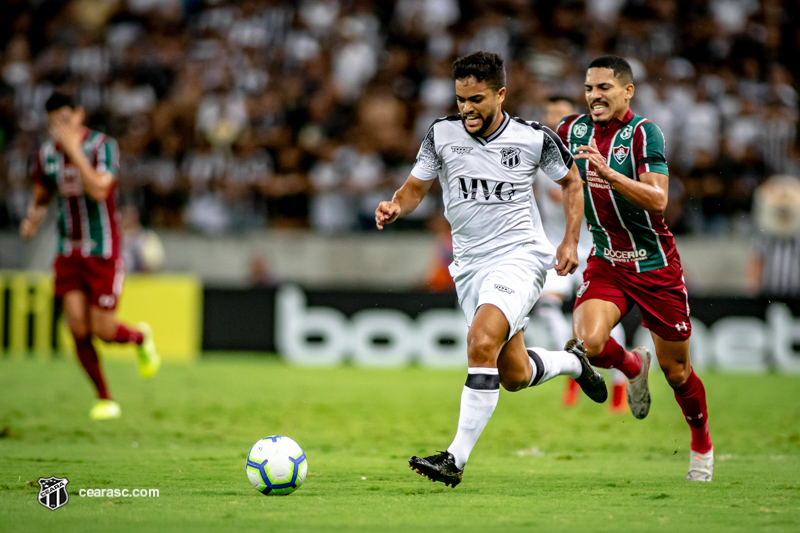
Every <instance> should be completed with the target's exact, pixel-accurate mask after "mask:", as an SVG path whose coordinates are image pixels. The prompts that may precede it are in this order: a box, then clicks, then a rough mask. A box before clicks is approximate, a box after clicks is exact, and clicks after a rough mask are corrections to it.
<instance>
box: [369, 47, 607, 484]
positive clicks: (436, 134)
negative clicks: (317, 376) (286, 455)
mask: <svg viewBox="0 0 800 533" xmlns="http://www.w3.org/2000/svg"><path fill="white" fill-rule="evenodd" d="M452 75H453V78H454V80H455V92H456V101H457V104H458V109H459V114H458V115H455V116H451V117H446V118H443V119H439V120H437V121H435V122H434V123H433V125H431V127H430V129H429V130H428V133H427V135H426V136H425V139H424V140H423V142H422V146H421V147H420V150H419V154H418V155H417V161H416V163H415V165H414V167H413V168H412V170H411V175H409V177H408V179H407V180H406V182H405V183H404V184H403V186H402V187H401V188H400V189H398V190H397V192H396V193H395V194H394V197H393V198H392V200H391V201H384V202H381V203H380V205H379V206H378V208H377V209H376V210H375V223H376V225H377V227H378V229H383V226H384V225H385V224H389V223H391V222H394V221H395V220H396V219H397V218H399V217H402V216H405V215H407V214H408V213H410V212H412V211H413V210H414V209H415V208H416V207H417V206H418V205H419V203H420V201H421V200H422V198H423V197H424V196H425V194H426V193H427V192H428V190H429V189H430V187H431V185H432V184H433V180H434V179H436V178H437V177H438V178H439V181H440V183H441V186H442V194H443V199H444V211H445V216H446V217H447V220H448V221H449V222H450V226H451V228H452V234H453V263H452V264H451V265H450V273H451V274H452V276H453V280H454V282H455V284H456V292H457V294H458V300H459V305H460V306H461V309H462V311H463V312H464V315H465V317H466V319H467V324H468V326H469V332H468V334H467V358H468V363H469V368H468V371H467V381H466V384H465V386H464V389H463V391H462V394H461V409H460V413H459V419H458V429H457V431H456V435H455V438H454V439H453V442H452V443H451V444H450V446H448V448H447V450H446V451H444V452H439V453H437V454H434V455H431V456H429V457H416V456H415V457H412V458H411V459H409V465H410V466H411V467H412V468H413V469H414V470H416V471H417V472H419V473H420V474H421V475H424V476H427V477H428V478H430V479H432V480H434V481H442V482H444V483H445V484H447V485H450V486H452V487H455V486H456V485H457V484H458V483H460V482H461V478H462V473H463V471H464V465H465V464H466V462H467V460H468V459H469V455H470V453H471V452H472V449H473V447H474V446H475V443H476V442H477V440H478V437H479V436H480V434H481V432H482V431H483V429H484V427H486V424H487V422H488V421H489V418H490V417H491V416H492V413H493V412H494V409H495V407H496V405H497V401H498V398H499V396H500V385H501V384H502V385H503V387H504V388H505V389H506V390H509V391H518V390H521V389H524V388H526V387H531V386H535V385H540V384H542V383H544V382H546V381H548V380H550V379H552V378H553V377H555V376H558V375H567V376H570V377H572V378H575V379H576V380H577V381H578V384H579V385H580V386H581V388H582V389H583V391H584V392H585V393H586V394H587V395H588V396H589V397H590V398H592V399H593V400H594V401H596V402H599V403H602V402H604V401H605V400H606V398H607V396H608V391H607V390H606V385H605V381H604V380H603V377H602V376H601V375H600V374H598V373H597V372H596V371H595V370H594V369H593V368H592V367H591V366H589V364H588V360H587V359H586V355H585V354H586V352H585V350H584V349H583V345H582V343H581V342H580V341H578V340H577V339H572V340H570V341H569V342H568V343H567V346H566V347H565V349H564V350H563V351H549V350H545V349H543V348H538V347H536V348H526V347H525V343H524V340H523V328H524V327H525V324H526V320H527V315H528V313H529V312H530V310H531V308H532V307H533V304H534V303H535V302H536V300H537V298H538V297H539V295H540V293H541V290H542V286H543V284H544V280H545V275H546V272H547V270H548V269H550V268H552V267H553V265H554V262H555V268H556V271H557V272H558V273H559V274H561V275H567V274H569V273H571V272H573V271H574V270H575V268H576V267H577V265H578V257H577V244H578V236H579V232H580V224H581V219H582V217H583V191H582V185H581V180H580V176H579V174H578V171H577V167H575V166H574V165H573V159H572V155H571V154H570V153H569V151H568V150H567V149H566V148H565V147H564V145H563V144H562V143H561V141H560V139H559V138H558V136H557V135H555V133H553V131H552V130H550V129H548V128H545V127H544V126H542V125H540V124H538V123H536V122H525V121H523V120H520V119H516V118H511V117H509V116H508V114H506V113H505V112H504V111H503V110H502V104H503V100H504V98H505V94H506V89H505V68H504V66H503V60H502V58H500V56H498V55H497V54H493V53H489V52H475V53H473V54H470V55H468V56H466V57H462V58H460V59H458V60H456V62H455V63H454V64H453V69H452ZM536 178H539V179H545V180H552V181H554V182H556V183H558V184H559V185H560V186H561V188H562V191H563V194H564V210H565V213H566V215H567V229H566V234H565V235H564V237H563V240H562V242H561V244H560V246H559V247H558V250H554V249H553V246H552V245H551V244H550V243H549V241H548V240H547V238H546V237H545V235H544V231H543V230H542V225H541V220H540V218H539V214H538V211H537V210H536V207H535V203H534V201H533V187H532V186H533V182H534V180H535V179H536Z"/></svg>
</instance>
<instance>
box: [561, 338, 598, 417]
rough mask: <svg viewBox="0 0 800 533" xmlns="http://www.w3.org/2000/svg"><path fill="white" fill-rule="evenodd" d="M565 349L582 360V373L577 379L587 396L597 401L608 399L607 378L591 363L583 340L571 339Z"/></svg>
mask: <svg viewBox="0 0 800 533" xmlns="http://www.w3.org/2000/svg"><path fill="white" fill-rule="evenodd" d="M564 350H565V351H567V352H569V353H571V354H572V355H574V356H575V357H577V358H578V361H580V362H581V368H582V369H583V370H582V371H581V375H580V376H578V377H577V378H575V381H576V382H577V383H578V385H580V386H581V389H582V390H583V392H584V393H586V396H588V397H589V398H591V399H592V400H594V401H595V402H597V403H603V402H605V401H606V400H607V399H608V388H607V387H606V380H605V379H603V376H601V375H600V373H599V372H597V370H595V369H594V368H592V365H590V364H589V358H588V357H586V350H585V349H584V348H583V341H582V340H580V339H570V340H568V341H567V345H566V346H564Z"/></svg>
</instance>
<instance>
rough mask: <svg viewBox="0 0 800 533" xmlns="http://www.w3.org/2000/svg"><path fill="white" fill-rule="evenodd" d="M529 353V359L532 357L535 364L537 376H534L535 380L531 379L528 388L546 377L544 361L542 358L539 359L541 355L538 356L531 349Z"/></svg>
mask: <svg viewBox="0 0 800 533" xmlns="http://www.w3.org/2000/svg"><path fill="white" fill-rule="evenodd" d="M527 351H528V357H530V358H531V361H532V362H533V368H534V371H535V374H534V375H533V378H532V379H531V382H530V383H529V384H528V386H529V387H533V386H535V385H537V384H538V383H539V381H540V380H541V379H542V376H543V375H544V361H542V358H541V357H539V354H537V353H536V352H534V351H533V350H531V349H530V348H528V349H527Z"/></svg>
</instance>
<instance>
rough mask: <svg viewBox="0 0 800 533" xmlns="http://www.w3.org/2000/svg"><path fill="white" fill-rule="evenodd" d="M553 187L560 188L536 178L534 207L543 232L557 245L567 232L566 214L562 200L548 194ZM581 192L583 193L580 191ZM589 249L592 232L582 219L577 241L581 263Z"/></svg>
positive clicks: (583, 261)
mask: <svg viewBox="0 0 800 533" xmlns="http://www.w3.org/2000/svg"><path fill="white" fill-rule="evenodd" d="M554 187H557V188H559V189H560V188H561V186H560V185H558V184H556V183H553V182H550V181H547V180H536V183H534V185H533V188H534V191H535V194H534V197H535V198H536V206H535V208H538V209H539V216H541V218H542V227H544V234H545V235H546V236H547V239H548V240H549V241H550V243H551V244H552V245H553V246H558V245H559V244H561V241H563V240H564V235H565V234H566V232H567V215H566V213H564V204H563V203H562V202H554V201H553V199H552V198H550V195H549V194H548V191H550V189H552V188H554ZM581 194H583V193H582V192H581ZM591 250H592V234H591V233H589V229H588V228H587V227H586V224H585V221H584V222H581V234H580V240H579V241H578V259H579V260H580V262H581V264H585V263H586V259H587V258H588V257H589V253H590V252H591Z"/></svg>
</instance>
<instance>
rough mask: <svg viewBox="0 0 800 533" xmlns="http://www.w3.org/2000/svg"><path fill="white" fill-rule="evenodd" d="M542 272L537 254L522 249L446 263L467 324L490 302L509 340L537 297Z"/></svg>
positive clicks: (542, 281) (541, 285)
mask: <svg viewBox="0 0 800 533" xmlns="http://www.w3.org/2000/svg"><path fill="white" fill-rule="evenodd" d="M546 272H547V269H545V267H544V266H543V264H542V261H541V260H540V259H539V258H538V257H537V255H536V254H535V253H533V252H531V251H529V250H525V249H520V250H516V251H514V252H511V253H507V254H504V255H503V256H500V257H497V258H493V259H491V260H489V261H483V262H480V263H478V262H471V263H465V262H464V261H460V265H456V263H455V262H453V263H452V264H451V265H450V275H452V276H453V281H454V282H455V285H456V292H457V293H458V304H459V306H460V307H461V310H462V311H463V312H464V316H465V317H466V319H467V326H470V325H471V324H472V320H473V319H474V318H475V313H476V312H477V311H478V307H480V306H481V305H484V304H492V305H494V306H495V307H497V308H498V309H500V311H501V312H502V313H503V315H505V317H506V320H507V321H508V326H509V330H508V338H509V339H511V337H513V336H514V335H515V334H516V333H517V332H518V331H519V330H520V329H522V322H523V320H524V319H525V317H527V316H528V313H530V311H531V309H532V308H533V304H535V303H536V300H538V299H539V295H540V294H541V293H542V287H543V285H544V279H545V275H546Z"/></svg>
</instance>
